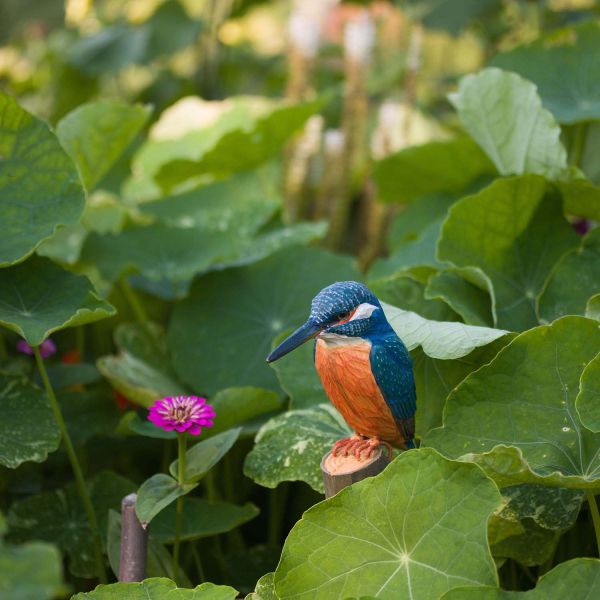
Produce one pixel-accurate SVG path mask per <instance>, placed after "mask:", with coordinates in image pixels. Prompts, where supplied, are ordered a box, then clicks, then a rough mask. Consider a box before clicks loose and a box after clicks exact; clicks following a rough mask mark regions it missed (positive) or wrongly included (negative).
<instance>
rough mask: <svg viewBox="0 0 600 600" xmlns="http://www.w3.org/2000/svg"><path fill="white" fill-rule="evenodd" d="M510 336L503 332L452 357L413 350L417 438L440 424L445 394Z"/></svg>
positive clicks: (497, 350) (511, 336) (490, 356)
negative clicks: (502, 334) (443, 358)
mask: <svg viewBox="0 0 600 600" xmlns="http://www.w3.org/2000/svg"><path fill="white" fill-rule="evenodd" d="M513 337H514V335H513V334H508V335H504V336H502V337H499V338H497V339H496V340H494V341H492V342H490V343H489V344H486V345H485V346H481V347H479V348H475V349H473V350H471V352H469V353H468V354H467V355H465V356H462V357H460V358H456V359H454V360H442V359H438V358H431V357H430V356H427V355H426V354H425V353H424V352H423V350H422V349H421V348H418V349H416V350H414V351H413V352H412V355H413V372H414V375H415V384H416V388H417V413H416V433H417V437H418V438H423V436H424V435H425V434H427V432H428V431H429V430H430V429H432V428H433V427H439V426H440V425H441V424H442V412H443V410H444V404H445V403H446V398H447V397H448V394H449V393H450V392H451V391H452V390H453V389H454V388H455V387H456V386H457V385H458V384H459V383H460V382H461V381H462V380H463V379H464V378H465V377H466V376H467V375H468V374H469V373H471V372H472V371H475V370H476V369H478V368H479V367H481V366H482V365H484V364H486V363H488V362H490V361H491V360H492V358H494V356H496V354H498V352H499V351H500V349H501V348H503V347H504V346H506V344H508V342H509V341H510V340H511V339H512V338H513Z"/></svg>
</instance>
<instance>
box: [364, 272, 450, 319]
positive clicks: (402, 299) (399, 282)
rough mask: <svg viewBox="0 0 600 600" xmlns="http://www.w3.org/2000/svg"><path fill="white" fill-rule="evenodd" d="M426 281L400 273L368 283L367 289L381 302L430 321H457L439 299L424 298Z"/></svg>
mask: <svg viewBox="0 0 600 600" xmlns="http://www.w3.org/2000/svg"><path fill="white" fill-rule="evenodd" d="M426 286H427V279H425V281H421V280H420V278H419V277H418V276H415V275H414V274H413V273H412V272H411V271H400V272H398V273H396V274H395V275H392V276H390V277H386V278H385V279H376V280H375V281H369V287H370V288H371V289H372V290H373V292H374V293H375V295H376V296H377V297H378V298H379V300H381V301H382V302H386V303H389V304H392V305H394V306H396V307H398V308H401V309H402V310H407V311H412V312H415V313H417V314H418V315H420V316H421V317H424V318H425V319H430V320H432V321H458V320H460V319H459V316H458V315H457V314H456V313H455V312H454V311H453V310H452V309H451V308H450V306H448V304H446V302H443V301H442V300H439V299H433V300H432V299H428V298H427V297H426V296H425V290H426Z"/></svg>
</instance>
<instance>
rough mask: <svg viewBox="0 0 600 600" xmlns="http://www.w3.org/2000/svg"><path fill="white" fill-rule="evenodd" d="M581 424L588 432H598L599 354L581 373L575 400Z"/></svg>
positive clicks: (599, 402) (599, 428)
mask: <svg viewBox="0 0 600 600" xmlns="http://www.w3.org/2000/svg"><path fill="white" fill-rule="evenodd" d="M575 402H576V406H577V413H578V414H579V418H580V419H581V422H582V423H583V424H584V425H585V426H586V427H587V428H588V429H590V430H592V431H594V432H596V433H598V432H600V354H597V355H596V356H595V357H594V358H593V359H592V360H591V361H590V362H589V363H588V364H587V365H586V367H585V369H584V370H583V372H582V373H581V379H580V387H579V394H578V395H577V399H576V401H575Z"/></svg>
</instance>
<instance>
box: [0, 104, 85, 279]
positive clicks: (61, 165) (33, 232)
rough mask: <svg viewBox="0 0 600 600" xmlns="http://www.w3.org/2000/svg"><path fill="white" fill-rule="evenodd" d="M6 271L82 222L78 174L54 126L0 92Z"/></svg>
mask: <svg viewBox="0 0 600 600" xmlns="http://www.w3.org/2000/svg"><path fill="white" fill-rule="evenodd" d="M0 132H1V133H0V221H1V222H2V236H1V237H0V267H4V266H6V265H10V264H11V263H14V262H17V261H19V260H23V259H24V258H25V257H27V256H28V255H29V254H31V253H32V252H33V250H34V249H35V247H36V246H37V245H38V244H39V243H40V242H41V241H42V240H44V239H46V238H48V237H50V236H51V235H52V234H53V233H54V231H55V229H56V228H57V227H58V226H59V225H68V224H71V223H75V222H76V221H78V220H79V217H80V216H81V213H82V212H83V208H84V206H85V196H84V192H83V188H82V187H81V183H80V181H79V176H78V175H77V170H76V168H75V165H74V164H73V162H72V161H71V159H70V158H69V157H68V156H67V154H66V152H65V151H64V150H63V149H62V148H61V146H60V144H59V142H58V140H57V139H56V136H55V135H54V134H53V133H52V132H51V131H50V130H49V128H48V125H46V124H45V123H44V122H43V121H40V120H39V119H36V118H35V117H33V116H32V115H30V114H29V113H28V112H26V111H25V110H23V109H22V108H21V107H20V106H19V105H18V104H17V102H16V101H15V100H14V99H13V98H11V97H10V96H7V95H5V94H3V93H2V92H0Z"/></svg>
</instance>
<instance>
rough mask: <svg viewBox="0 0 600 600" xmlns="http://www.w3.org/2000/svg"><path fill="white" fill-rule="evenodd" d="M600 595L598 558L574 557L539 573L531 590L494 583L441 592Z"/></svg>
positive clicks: (479, 599) (473, 596) (453, 599)
mask: <svg viewBox="0 0 600 600" xmlns="http://www.w3.org/2000/svg"><path fill="white" fill-rule="evenodd" d="M598 596H600V560H598V559H596V558H574V559H573V560H568V561H566V562H563V563H560V564H559V565H557V566H556V567H554V569H552V571H549V572H548V573H546V574H544V575H542V576H541V577H540V579H539V580H538V582H537V585H536V587H535V588H534V589H533V590H528V591H526V592H508V591H505V590H501V589H500V588H493V587H488V586H486V587H468V588H467V587H460V588H456V589H454V590H451V591H450V592H448V593H447V594H444V596H442V600H519V599H520V598H522V599H523V600H548V599H549V598H568V599H569V600H588V598H596V597H598Z"/></svg>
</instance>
